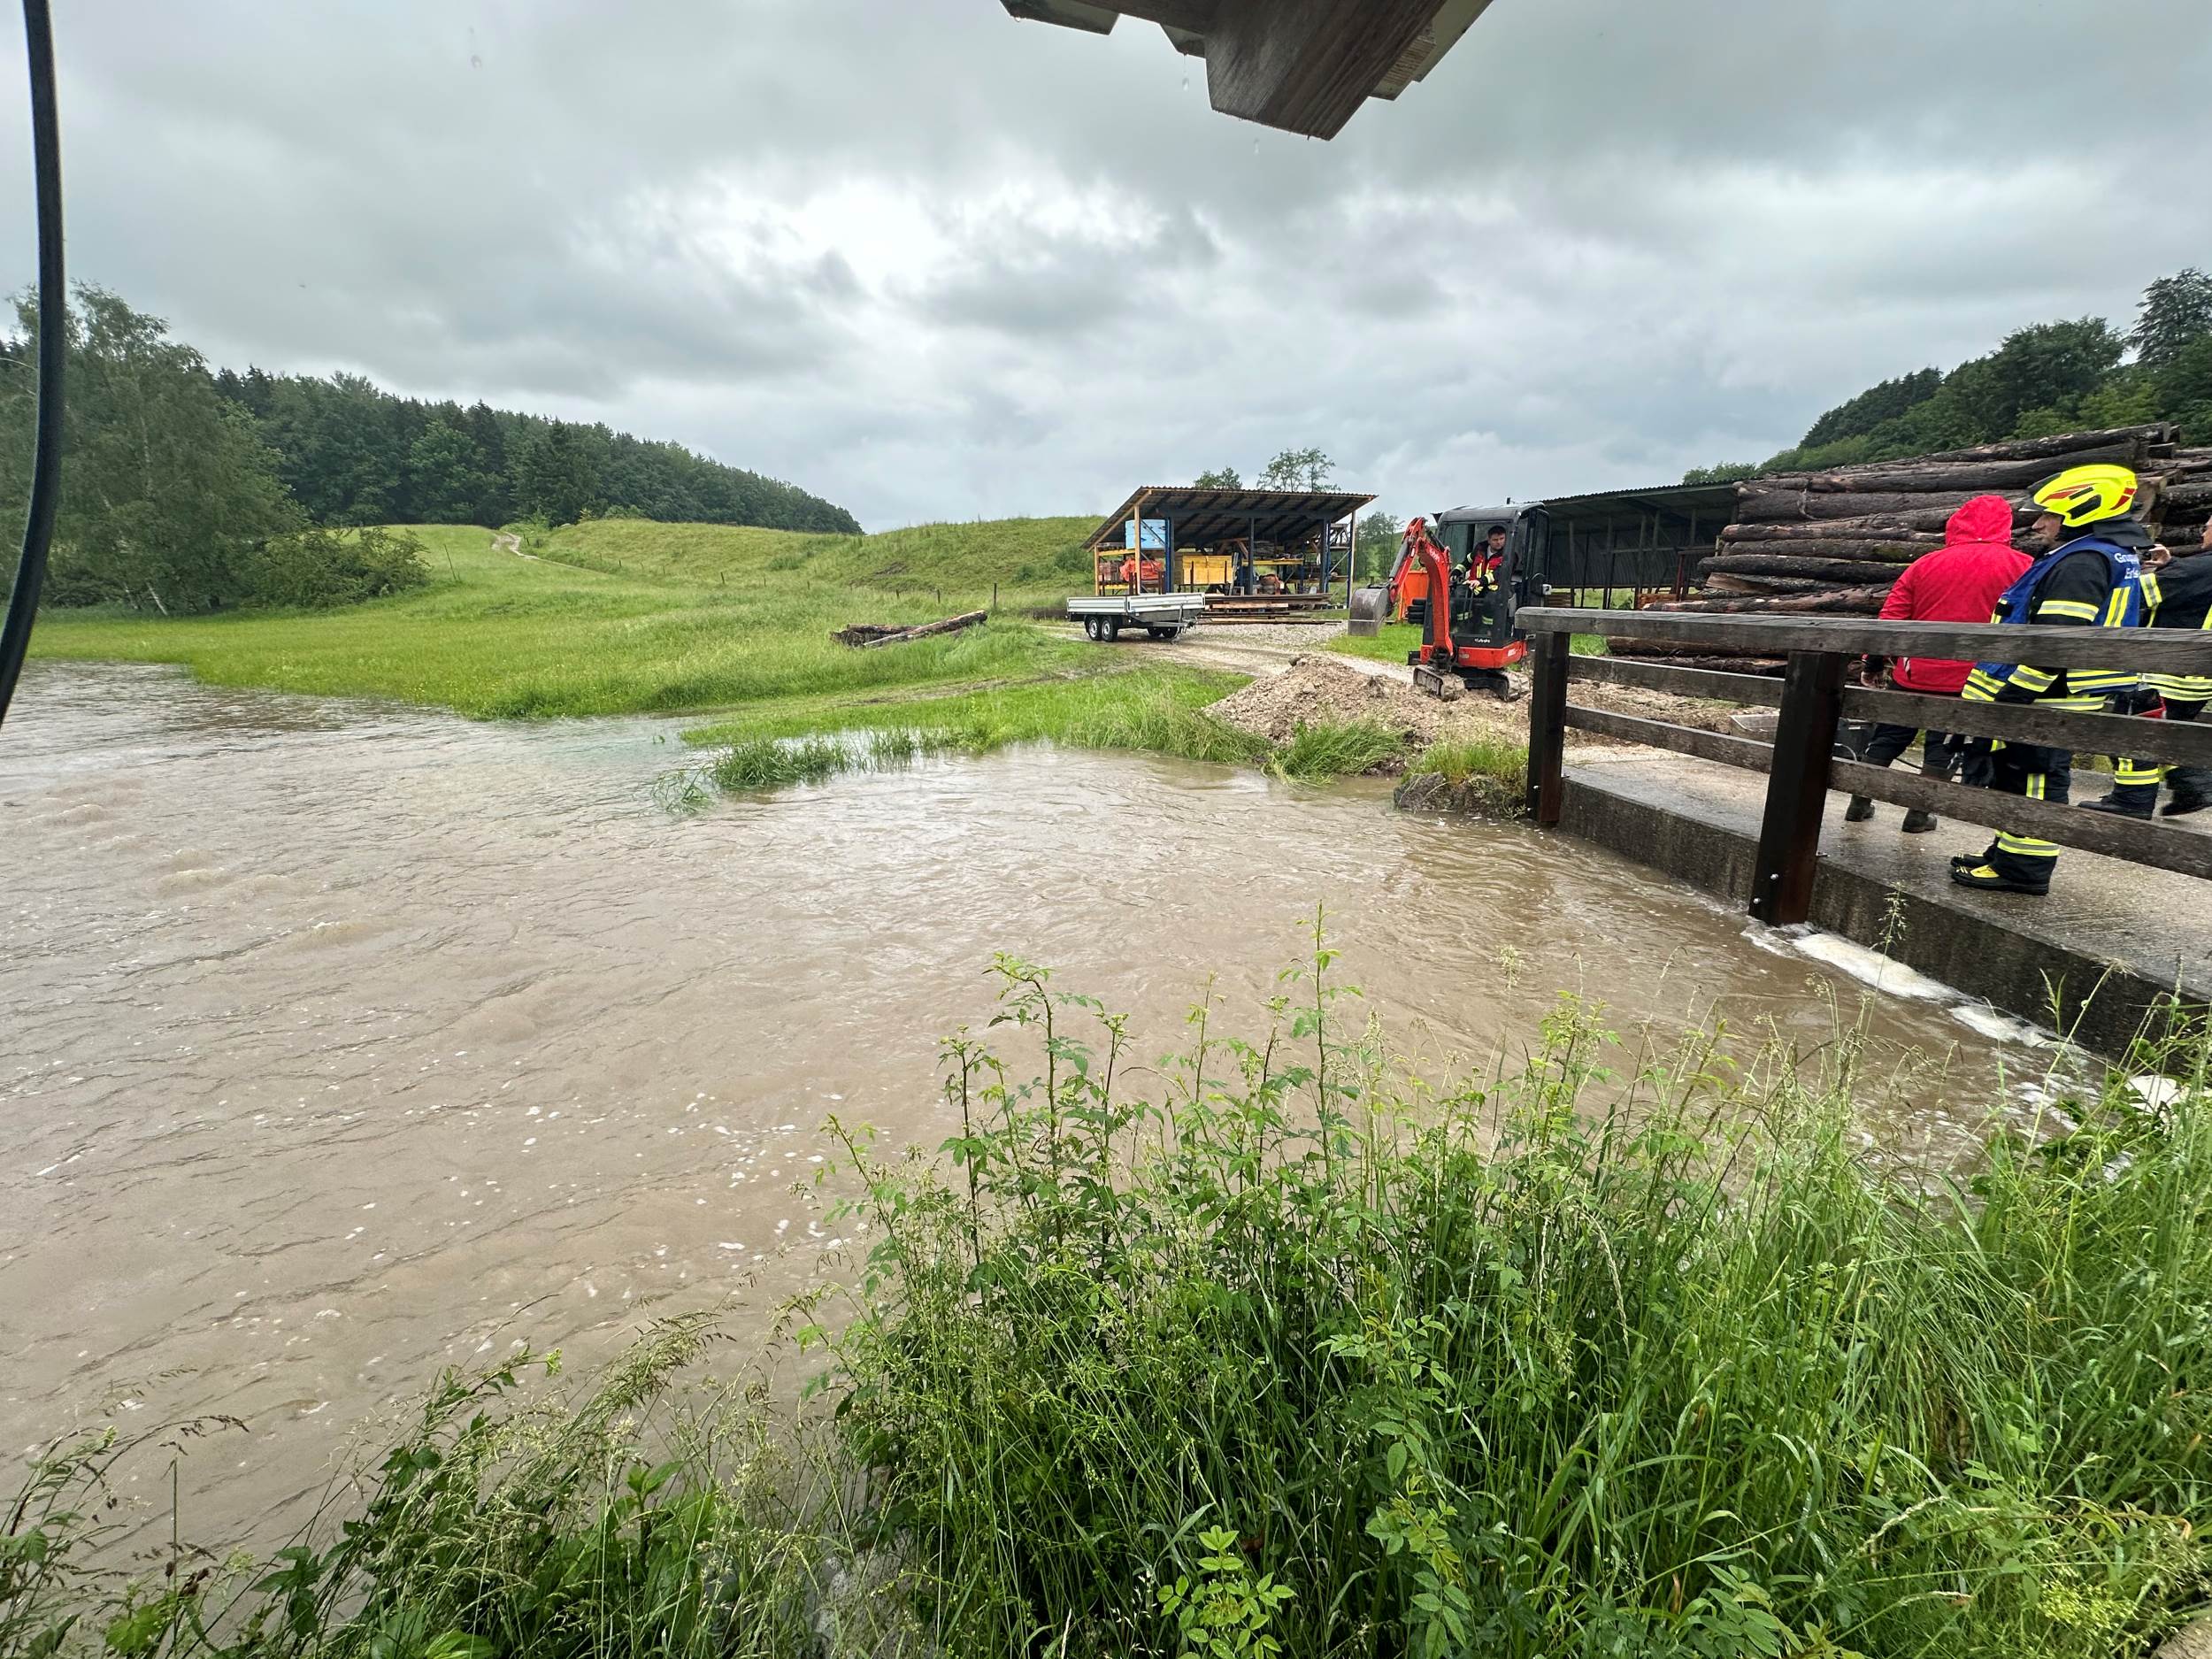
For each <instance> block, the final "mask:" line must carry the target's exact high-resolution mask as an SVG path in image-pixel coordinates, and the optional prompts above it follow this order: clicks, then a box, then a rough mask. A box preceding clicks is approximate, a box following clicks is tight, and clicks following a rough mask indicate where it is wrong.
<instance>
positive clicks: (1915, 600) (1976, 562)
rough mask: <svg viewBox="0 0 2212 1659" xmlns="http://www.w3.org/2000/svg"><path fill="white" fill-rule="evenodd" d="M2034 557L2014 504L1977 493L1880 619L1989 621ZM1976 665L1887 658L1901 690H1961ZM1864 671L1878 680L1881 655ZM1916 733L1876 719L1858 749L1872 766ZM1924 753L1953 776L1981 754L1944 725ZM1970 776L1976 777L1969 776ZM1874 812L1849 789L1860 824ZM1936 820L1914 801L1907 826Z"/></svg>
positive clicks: (1942, 774)
mask: <svg viewBox="0 0 2212 1659" xmlns="http://www.w3.org/2000/svg"><path fill="white" fill-rule="evenodd" d="M2033 562H2034V561H2032V559H2030V558H2029V557H2028V556H2027V555H2026V554H2024V553H2022V552H2020V551H2018V550H2017V549H2015V548H2014V547H2013V545H2012V504H2011V503H2009V502H2008V501H2007V500H2006V499H2005V498H2004V497H2003V496H2002V495H1977V496H1975V497H1974V499H1973V500H1971V501H1970V502H1968V503H1966V505H1964V506H1963V507H1962V508H1960V509H1959V510H1958V511H1956V512H1955V513H1953V514H1952V515H1951V517H1950V520H1949V522H1947V524H1946V525H1945V526H1944V527H1943V545H1942V546H1941V547H1939V548H1938V549H1936V550H1935V551H1934V552H1932V553H1924V554H1922V555H1921V556H1920V557H1918V558H1916V559H1915V560H1914V561H1913V562H1912V563H1911V564H1910V565H1907V566H1905V571H1904V573H1903V574H1902V575H1901V576H1900V577H1898V579H1897V585H1896V586H1895V587H1894V588H1891V589H1890V590H1889V597H1888V598H1887V599H1886V600H1885V601H1883V603H1882V619H1883V620H1884V621H1885V622H1987V621H1988V620H1990V618H1993V616H1995V614H1996V611H1997V599H1998V595H2001V594H2002V593H2003V592H2004V591H2005V589H2006V588H2009V587H2011V586H2012V584H2013V583H2014V581H2015V580H2017V579H2018V578H2019V575H2020V573H2021V572H2023V571H2024V570H2026V569H2027V568H2028V566H2029V565H2031V564H2032V563H2033ZM1973 666H1974V664H1971V663H1961V662H1954V661H1952V660H1951V659H1950V658H1948V657H1899V658H1898V659H1897V660H1896V661H1895V662H1893V663H1892V664H1889V676H1890V680H1891V682H1892V683H1893V684H1894V685H1895V686H1896V687H1897V688H1898V690H1900V691H1916V692H1919V693H1920V694H1922V695H1924V696H1931V697H1955V696H1957V695H1959V692H1960V689H1961V688H1962V687H1964V686H1965V684H1966V676H1967V675H1968V674H1969V673H1970V672H1972V669H1973ZM1859 678H1860V683H1861V684H1863V685H1867V686H1874V687H1878V686H1879V685H1880V684H1881V680H1882V664H1881V662H1880V661H1879V660H1878V659H1877V658H1873V657H1869V658H1868V659H1867V663H1866V666H1865V668H1864V669H1863V671H1862V672H1861V673H1860V677H1859ZM1918 735H1919V733H1917V732H1916V731H1915V730H1914V728H1913V727H1911V726H1876V727H1875V728H1874V732H1873V735H1872V736H1870V738H1868V740H1867V744H1866V748H1865V749H1864V751H1863V753H1862V754H1861V755H1860V758H1861V759H1862V760H1863V761H1865V762H1866V763H1867V764H1869V765H1870V766H1886V765H1888V764H1890V762H1892V761H1893V760H1895V759H1896V758H1897V757H1899V756H1900V755H1901V754H1903V753H1904V752H1905V750H1906V749H1909V748H1910V747H1911V746H1912V741H1913V739H1914V738H1915V737H1916V736H1918ZM1921 754H1922V759H1921V763H1920V770H1921V773H1922V775H1923V776H1924V777H1930V778H1947V777H1949V776H1950V775H1951V773H1952V772H1955V771H1959V770H1961V769H1962V768H1970V767H1972V766H1973V765H1974V764H1975V759H1976V758H1977V757H1970V756H1969V755H1968V753H1967V750H1966V748H1965V746H1964V743H1963V741H1962V740H1961V739H1958V738H1955V737H1953V736H1952V735H1951V734H1950V733H1945V732H1930V733H1928V735H1927V741H1926V742H1925V744H1924V746H1923V748H1922V750H1921ZM1982 764H1986V761H1985V760H1984V761H1983V762H1982ZM1966 781H1967V782H1969V783H1973V782H1975V781H1977V780H1976V779H1974V778H1971V777H1969V778H1967V780H1966ZM1873 816H1874V803H1873V802H1871V801H1870V800H1869V799H1868V798H1867V797H1866V796H1864V795H1853V796H1852V797H1851V805H1850V808H1849V810H1847V811H1846V812H1845V814H1844V817H1845V818H1846V819H1847V820H1848V821H1849V822H1851V823H1854V824H1858V823H1863V822H1864V821H1865V820H1866V819H1868V818H1872V817H1873ZM1935 826H1936V816H1935V814H1934V813H1932V812H1924V811H1922V810H1920V809H1919V808H1917V807H1916V808H1914V809H1913V810H1910V811H1909V812H1907V813H1906V814H1905V823H1904V829H1905V833H1907V834H1909V835H1917V834H1920V833H1923V832H1924V831H1927V830H1932V829H1933V828H1934V827H1935Z"/></svg>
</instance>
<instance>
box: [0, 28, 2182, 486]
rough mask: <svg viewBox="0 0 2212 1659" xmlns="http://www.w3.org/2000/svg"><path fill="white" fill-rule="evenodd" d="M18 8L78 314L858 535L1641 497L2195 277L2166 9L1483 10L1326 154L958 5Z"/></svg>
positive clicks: (1154, 72)
mask: <svg viewBox="0 0 2212 1659" xmlns="http://www.w3.org/2000/svg"><path fill="white" fill-rule="evenodd" d="M56 9H57V12H58V17H57V34H58V52H59V56H60V60H61V65H62V72H63V84H62V96H61V104H62V120H63V144H64V153H65V165H66V168H67V174H68V207H69V212H70V233H71V234H70V255H71V262H72V273H73V275H75V276H77V277H81V278H83V279H86V280H91V281H95V282H98V283H101V284H103V285H104V286H106V287H109V288H114V289H116V290H117V291H118V292H119V293H120V294H122V295H123V296H125V297H126V298H127V299H128V300H130V301H131V302H132V303H134V304H136V305H138V306H140V307H142V308H143V309H147V310H150V311H156V312H157V313H159V314H161V315H163V316H165V317H166V318H167V319H169V320H170V322H171V324H172V325H173V328H174V329H175V331H176V332H177V333H178V334H180V336H182V337H183V338H185V339H187V340H188V341H190V342H192V343H194V344H195V345H196V346H198V347H199V348H201V349H203V350H204V352H205V353H206V354H207V356H208V357H209V358H210V359H211V361H213V362H215V363H218V364H228V365H234V366H237V367H243V366H245V365H247V364H248V363H257V364H259V365H262V366H263V367H264V368H266V369H271V370H278V369H282V370H292V371H298V372H303V373H328V372H330V371H331V370H334V369H338V368H344V369H350V370H355V371H358V372H360V373H365V374H368V375H370V376H372V377H373V378H374V379H375V380H378V381H380V382H381V383H382V384H384V385H386V386H388V387H391V388H396V389H399V390H402V391H407V392H413V393H419V394H422V395H425V396H453V397H458V398H461V399H464V400H472V399H474V398H477V397H484V398H488V399H489V400H490V401H492V402H493V403H501V404H505V405H510V406H513V407H518V408H525V409H532V410H538V411H545V412H548V413H553V414H564V415H568V416H571V417H575V418H580V419H603V420H605V421H607V422H608V423H610V424H611V425H613V426H618V427H625V428H628V429H630V430H633V431H635V432H638V433H640V434H644V435H649V436H654V437H667V438H674V439H678V440H680V441H681V442H685V443H688V444H691V445H693V446H695V447H696V448H699V449H704V450H706V451H708V452H710V453H711V454H713V455H715V456H718V457H720V458H722V459H724V460H726V461H730V462H733V463H735V464H737V465H744V466H750V467H754V468H757V469H758V470H760V471H763V472H771V473H773V474H776V475H778V476H780V477H784V478H787V479H790V480H794V481H795V482H797V483H799V484H801V485H803V486H804V487H806V488H809V489H811V490H814V491H816V492H817V493H818V494H821V495H826V496H828V497H830V498H831V499H832V500H833V501H836V502H839V503H842V504H844V505H846V506H848V507H849V508H850V509H852V511H855V512H856V513H857V514H858V515H859V517H860V518H861V519H862V521H863V522H864V523H865V524H866V525H867V526H869V527H870V528H872V529H875V528H883V527H887V526H892V525H895V524H899V523H903V522H908V521H912V520H918V519H925V518H976V517H999V516H1002V515H1007V514H1013V513H1044V512H1087V511H1104V510H1105V509H1107V508H1109V507H1110V506H1111V505H1112V504H1113V503H1115V502H1117V501H1118V500H1119V499H1120V498H1121V497H1122V496H1123V495H1125V494H1126V493H1127V492H1128V490H1130V489H1131V488H1133V487H1134V486H1136V485H1138V484H1140V483H1168V482H1178V481H1183V480H1188V479H1189V478H1190V477H1191V476H1192V475H1193V474H1194V473H1195V472H1199V471H1200V470H1202V469H1203V468H1206V467H1210V466H1214V465H1222V464H1225V463H1226V464H1230V465H1236V466H1238V467H1240V468H1241V469H1242V470H1243V471H1244V472H1246V474H1247V475H1249V474H1250V473H1251V472H1254V471H1255V470H1256V468H1257V467H1258V466H1259V465H1262V464H1263V462H1264V461H1265V459H1266V457H1268V456H1269V455H1270V454H1271V453H1272V452H1273V451H1274V450H1276V449H1279V448H1282V447H1284V446H1286V445H1300V446H1302V445H1304V444H1307V443H1317V444H1319V445H1320V446H1321V447H1322V448H1324V449H1326V450H1327V451H1328V452H1329V453H1330V454H1331V455H1332V456H1333V457H1336V460H1337V462H1338V464H1339V466H1338V478H1339V480H1340V482H1343V483H1346V484H1349V485H1354V486H1356V487H1359V488H1365V489H1370V490H1373V491H1375V492H1377V493H1378V494H1379V495H1382V497H1383V498H1384V501H1385V503H1386V504H1387V505H1389V506H1390V507H1392V508H1394V510H1396V511H1399V512H1401V513H1403V512H1406V511H1425V510H1430V509H1433V508H1436V507H1440V506H1443V505H1448V504H1451V503H1457V502H1463V501H1475V500H1482V501H1490V500H1495V499H1497V498H1499V497H1501V496H1508V495H1509V496H1514V497H1517V498H1525V497H1530V496H1538V495H1545V494H1556V493H1562V492H1566V491H1571V490H1578V489H1594V488H1610V487H1614V486H1619V485H1630V484H1640V483H1648V482H1652V481H1655V480H1671V479H1673V478H1675V477H1677V476H1678V475H1679V474H1680V472H1681V471H1682V469H1683V468H1684V467H1686V466H1689V465H1698V464H1701V463H1705V462H1709V461H1716V460H1725V459H1741V458H1756V457H1760V456H1763V455H1764V454H1767V453H1769V452H1771V451H1772V450H1774V449H1778V448H1779V447H1781V446H1782V445H1784V444H1786V443H1788V442H1793V440H1794V439H1795V438H1796V437H1797V436H1798V435H1799V434H1800V433H1801V431H1802V430H1803V428H1804V427H1805V426H1806V425H1807V424H1808V422H1809V421H1810V420H1811V419H1812V418H1813V417H1814V416H1815V415H1816V414H1817V413H1819V411H1821V410H1822V409H1824V408H1825V407H1826V406H1827V405H1829V404H1830V403H1834V402H1836V401H1837V400H1838V399H1839V398H1841V397H1843V396H1847V395H1849V394H1850V393H1852V392H1854V391H1855V390H1857V389H1858V388H1861V387H1862V386H1863V385H1865V384H1866V383H1868V382H1870V381H1871V380H1877V379H1880V378H1883V377H1885V376H1887V375H1891V374H1894V373H1901V372H1903V371H1906V370H1909V369H1912V368H1916V367H1918V366H1920V365H1924V364H1928V363H1934V364H1937V365H1944V366H1948V365H1950V364H1952V363H1953V362H1955V361H1956V360H1957V359H1959V358H1960V357H1964V356H1969V355H1972V354H1974V353H1977V352H1978V351H1981V350H1985V349H1987V348H1988V347H1989V346H1990V345H1991V344H1992V343H1993V342H1994V341H1995V340H1996V338H1997V337H1998V336H1999V335H2000V334H2002V333H2003V332H2004V331H2005V330H2006V329H2008V328H2009V327H2013V326H2017V325H2020V324H2023V323H2027V322H2033V321H2040V320H2045V319H2052V318H2057V317H2069V316H2079V315H2082V314H2084V313H2087V312H2095V313H2100V314H2103V315H2106V316H2110V317H2113V318H2115V319H2118V320H2121V321H2123V322H2124V320H2125V319H2126V318H2127V317H2128V316H2129V314H2130V313H2131V309H2132V306H2133V303H2134V300H2135V297H2136V296H2137V294H2138V293H2139V290H2140V289H2141V288H2142V286H2143V284H2144V283H2145V282H2147V280H2150V279H2151V278H2152V277H2154V276H2157V275H2161V274H2164V273H2170V272H2172V271H2174V270H2177V269H2179V268H2180V267H2182V266H2184V265H2191V264H2195V265H2206V266H2212V185H2208V183H2207V180H2208V178H2212V13H2208V5H2207V0H2098V3H2096V4H2090V3H2088V0H2033V4H2023V0H1856V3H1855V4H1849V5H1845V4H1840V0H1786V4H1775V3H1774V0H1668V3H1667V4H1655V3H1654V0H1494V4H1493V6H1492V7H1491V10H1490V12H1488V14H1487V15H1486V16H1485V17H1484V18H1483V19H1481V20H1480V21H1479V23H1477V24H1476V26H1475V27H1474V28H1473V29H1472V30H1471V31H1470V33H1469V34H1468V35H1467V37H1466V38H1465V39H1464V40H1463V42H1461V43H1460V45H1459V47H1458V48H1457V50H1455V51H1454V52H1453V53H1452V55H1451V56H1450V57H1449V58H1447V59H1446V60H1445V62H1444V63H1443V65H1441V66H1440V68H1439V69H1438V70H1437V71H1436V72H1435V73H1432V75H1431V76H1430V78H1429V80H1428V81H1426V82H1425V83H1424V84H1422V85H1420V86H1417V87H1415V88H1411V89H1410V90H1409V91H1408V92H1407V94H1406V95H1405V96H1404V97H1402V99H1401V100H1400V101H1399V102H1398V103H1397V104H1394V105H1391V104H1377V103H1370V104H1368V105H1367V106H1366V108H1365V109H1364V110H1363V111H1362V112H1361V113H1360V114H1359V115H1358V116H1356V117H1355V118H1354V119H1353V122H1352V124H1351V126H1350V127H1348V129H1347V130H1346V132H1345V134H1343V135H1342V136H1341V137H1340V138H1339V139H1338V140H1337V141H1336V142H1333V143H1331V144H1323V143H1320V142H1310V141H1308V140H1305V139H1302V138H1294V137H1291V136H1288V135H1286V134H1278V133H1274V132H1271V131H1267V130H1265V129H1262V128H1259V127H1251V126H1248V125H1246V124H1244V123H1241V122H1235V121H1231V120H1229V119H1226V118H1224V117H1220V116H1217V115H1215V114H1213V113H1212V112H1211V111H1210V110H1209V109H1208V108H1207V104H1206V99H1205V91H1204V79H1203V77H1204V70H1203V65H1201V64H1198V63H1196V62H1194V60H1189V59H1186V58H1181V57H1179V56H1178V55H1177V54H1176V53H1175V52H1174V50H1172V49H1171V47H1170V46H1169V45H1168V44H1167V42H1166V41H1165V40H1164V37H1163V36H1162V35H1160V33H1159V31H1158V30H1157V29H1155V28H1153V27H1149V26H1148V25H1143V24H1139V23H1134V22H1124V23H1123V25H1122V26H1121V27H1120V28H1119V29H1118V31H1117V32H1116V33H1115V34H1114V35H1113V36H1111V37H1110V38H1108V39H1103V40H1102V39H1099V38H1097V37H1094V36H1090V35H1079V34H1074V33H1071V32H1068V31H1065V30H1060V29H1055V28H1049V27H1044V26H1041V25H1037V24H1031V23H1017V22H1014V21H1012V20H1010V19H1008V18H1007V17H1006V15H1005V14H1004V12H1002V9H1001V8H1000V6H999V5H998V4H997V0H651V3H650V4H634V3H629V0H376V3H375V4H370V0H312V3H303V0H190V3H189V4H180V3H179V0H57V4H56ZM4 32H5V31H4V29H0V34H4ZM10 51H11V54H12V55H11V58H10V59H9V61H8V62H7V63H6V64H5V65H4V73H5V74H6V76H7V81H6V88H7V90H6V96H7V110H6V119H8V120H9V121H10V122H11V123H12V126H11V127H10V128H9V129H8V133H9V136H8V138H7V141H6V143H5V155H4V158H0V193H4V211H5V213H6V215H7V218H6V223H7V224H9V225H11V226H13V227H17V229H16V230H15V231H14V232H13V233H12V236H13V241H12V243H11V244H10V252H9V255H8V259H9V262H10V273H11V274H10V278H9V280H10V281H11V282H12V283H19V282H21V281H23V280H27V278H28V276H29V274H30V252H29V241H28V237H29V231H28V214H29V208H28V203H27V160H26V158H25V154H24V152H25V151H26V150H27V140H26V139H25V138H24V137H23V134H24V122H25V116H24V103H23V94H22V90H21V86H22V75H21V57H20V42H19V41H18V42H14V44H13V45H12V48H11V49H10Z"/></svg>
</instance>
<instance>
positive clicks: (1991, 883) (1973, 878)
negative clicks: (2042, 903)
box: [1951, 864, 2051, 898]
mask: <svg viewBox="0 0 2212 1659" xmlns="http://www.w3.org/2000/svg"><path fill="white" fill-rule="evenodd" d="M1951 879H1952V880H1954V881H1955V882H1957V883H1958V884H1959V886H1961V887H1974V888H1977V889H1978V890H1979V891H1981V892H1984V893H2025V894H2028V895H2031V896H2032V897H2035V898H2041V897H2042V896H2043V895H2045V894H2047V893H2048V892H2049V891H2050V890H2051V884H2050V882H2049V881H2047V880H2045V881H2033V882H2031V881H2021V880H2018V879H2016V878H2014V877H2012V876H2008V875H2006V874H2005V873H2004V872H2002V871H2001V870H1999V869H1997V868H1996V867H1995V866H1993V865H1991V864H1976V865H1974V866H1973V867H1972V868H1971V869H1967V868H1963V867H1962V866H1961V865H1958V864H1953V865H1952V866H1951Z"/></svg>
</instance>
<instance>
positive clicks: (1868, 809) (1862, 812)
mask: <svg viewBox="0 0 2212 1659" xmlns="http://www.w3.org/2000/svg"><path fill="white" fill-rule="evenodd" d="M1873 816H1874V803H1873V802H1872V801H1871V800H1870V799H1869V798H1868V797H1867V796H1865V795H1853V796H1852V797H1851V804H1850V805H1849V806H1847V807H1846V808H1844V809H1843V821H1844V822H1845V823H1847V824H1863V823H1865V822H1866V821H1867V819H1869V818H1872V817H1873Z"/></svg>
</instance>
